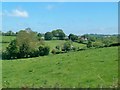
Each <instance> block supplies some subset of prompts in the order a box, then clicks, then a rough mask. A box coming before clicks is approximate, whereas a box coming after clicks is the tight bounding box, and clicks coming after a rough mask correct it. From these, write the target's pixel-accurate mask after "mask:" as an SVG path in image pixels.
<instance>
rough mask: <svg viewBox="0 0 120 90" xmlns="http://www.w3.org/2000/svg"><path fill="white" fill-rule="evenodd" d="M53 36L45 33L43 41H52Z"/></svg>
mask: <svg viewBox="0 0 120 90" xmlns="http://www.w3.org/2000/svg"><path fill="white" fill-rule="evenodd" d="M52 38H53V34H52V33H51V32H46V33H45V40H52Z"/></svg>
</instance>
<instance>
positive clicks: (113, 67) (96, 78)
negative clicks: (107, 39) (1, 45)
mask: <svg viewBox="0 0 120 90" xmlns="http://www.w3.org/2000/svg"><path fill="white" fill-rule="evenodd" d="M2 69H3V70H2V71H3V72H2V83H3V87H9V88H22V87H33V88H34V87H36V88H39V87H83V88H85V87H91V88H94V87H109V86H111V85H117V81H118V77H117V76H118V47H108V48H99V49H90V50H85V51H79V52H69V53H65V54H58V55H52V54H50V55H49V56H43V57H42V56H41V57H37V58H28V59H17V60H13V61H11V60H4V61H2Z"/></svg>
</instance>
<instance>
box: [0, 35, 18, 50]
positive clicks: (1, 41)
mask: <svg viewBox="0 0 120 90" xmlns="http://www.w3.org/2000/svg"><path fill="white" fill-rule="evenodd" d="M15 38H16V37H15V36H2V37H1V36H0V46H2V48H0V51H2V50H5V49H6V47H7V46H8V44H9V43H10V42H11V41H12V40H14V39H15Z"/></svg>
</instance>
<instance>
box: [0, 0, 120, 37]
mask: <svg viewBox="0 0 120 90" xmlns="http://www.w3.org/2000/svg"><path fill="white" fill-rule="evenodd" d="M0 16H2V31H4V32H6V31H9V30H12V31H14V32H17V31H19V30H22V29H25V28H27V27H30V28H31V29H32V30H33V31H37V32H40V33H45V32H48V31H52V30H55V29H62V30H63V31H64V32H65V33H66V34H67V35H68V34H70V33H73V34H77V35H82V34H87V33H89V34H90V33H93V34H117V33H118V3H117V2H3V3H2V13H0Z"/></svg>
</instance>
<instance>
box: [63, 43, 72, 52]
mask: <svg viewBox="0 0 120 90" xmlns="http://www.w3.org/2000/svg"><path fill="white" fill-rule="evenodd" d="M70 50H71V42H70V41H67V42H65V43H64V45H63V48H62V51H70Z"/></svg>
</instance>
